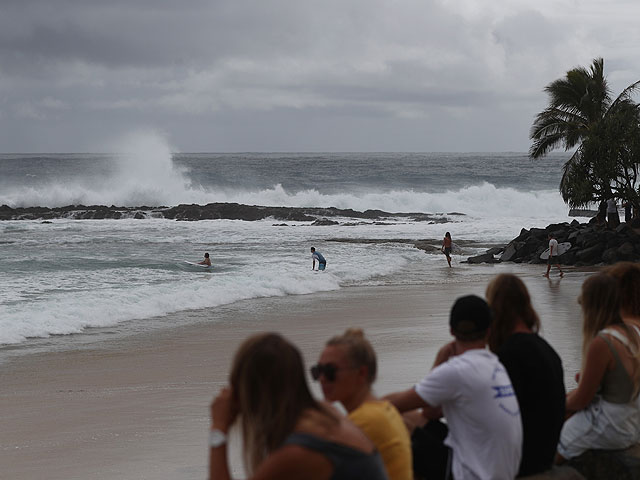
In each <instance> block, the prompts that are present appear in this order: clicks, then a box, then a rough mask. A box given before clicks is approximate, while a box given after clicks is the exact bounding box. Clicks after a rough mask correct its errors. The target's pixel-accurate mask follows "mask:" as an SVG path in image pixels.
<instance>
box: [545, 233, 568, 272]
mask: <svg viewBox="0 0 640 480" xmlns="http://www.w3.org/2000/svg"><path fill="white" fill-rule="evenodd" d="M548 238H549V257H548V258H547V273H545V274H544V276H545V277H547V278H549V272H550V271H551V264H553V265H555V266H556V267H557V268H558V270H560V276H561V277H563V276H564V272H563V271H562V268H560V264H559V263H558V241H557V240H556V239H555V238H554V237H553V234H552V233H550V234H549V235H548Z"/></svg>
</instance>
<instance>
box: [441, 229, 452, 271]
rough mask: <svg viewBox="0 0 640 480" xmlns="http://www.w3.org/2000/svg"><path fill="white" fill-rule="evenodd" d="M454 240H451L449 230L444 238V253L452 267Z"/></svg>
mask: <svg viewBox="0 0 640 480" xmlns="http://www.w3.org/2000/svg"><path fill="white" fill-rule="evenodd" d="M452 244H453V242H452V241H451V234H450V233H449V232H447V233H445V234H444V240H443V241H442V253H444V254H445V256H446V257H447V262H448V263H449V267H451V246H452Z"/></svg>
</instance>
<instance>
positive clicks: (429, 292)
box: [0, 266, 587, 480]
mask: <svg viewBox="0 0 640 480" xmlns="http://www.w3.org/2000/svg"><path fill="white" fill-rule="evenodd" d="M541 268H544V267H543V266H542V267H541V266H537V267H530V266H510V267H508V268H506V267H500V268H496V270H495V271H493V272H492V273H498V272H500V271H507V270H510V271H515V272H517V273H519V274H521V275H522V277H523V279H524V280H525V283H527V286H528V287H529V289H530V291H531V293H532V297H533V300H534V305H535V307H536V309H537V310H538V313H539V314H540V316H541V318H542V322H543V332H542V334H543V335H544V337H545V338H546V339H547V340H548V341H549V342H550V343H551V344H552V345H553V346H554V348H556V350H557V351H558V353H559V354H560V356H561V357H562V359H563V362H564V365H565V372H566V374H565V378H566V382H567V387H568V388H571V387H573V386H574V384H573V381H572V380H571V378H572V377H573V375H574V373H575V371H576V369H577V368H578V365H579V349H580V338H581V320H580V312H579V308H578V305H577V304H576V301H575V300H576V297H577V295H578V292H579V289H580V285H581V283H582V281H583V280H584V278H585V277H586V275H587V273H585V272H570V273H569V274H568V275H566V276H565V278H563V279H562V280H560V279H559V278H557V277H554V278H552V279H551V280H547V279H545V278H543V277H542V276H541V275H540V274H541ZM490 276H491V275H488V276H484V275H480V276H478V277H477V278H473V279H465V280H464V281H463V282H459V283H456V282H452V283H447V284H446V285H444V284H443V285H442V286H439V287H438V288H433V287H432V286H431V287H426V286H423V285H408V286H401V287H396V286H394V287H352V288H345V289H342V290H340V291H337V292H329V293H321V294H315V295H305V296H289V297H280V298H266V299H257V300H250V301H243V302H238V303H236V304H233V305H230V306H227V307H224V308H219V309H216V312H215V315H213V314H212V312H207V311H194V312H186V313H181V314H180V315H190V316H193V317H194V320H195V321H196V322H197V323H196V324H193V325H189V326H185V327H180V328H172V329H163V330H156V331H153V332H146V333H141V334H138V335H131V336H127V337H122V338H118V339H116V340H113V341H101V342H98V343H96V344H92V345H89V346H84V347H83V348H82V349H79V350H77V349H76V350H73V351H59V352H50V353H40V354H31V355H23V356H16V357H14V358H12V359H10V360H8V361H6V362H5V363H4V364H2V365H0V385H1V387H0V425H1V427H0V465H2V477H3V478H10V479H14V480H22V479H35V478H48V479H147V478H148V479H155V480H158V479H178V478H179V479H196V478H197V479H202V478H206V468H207V447H206V438H207V430H208V426H209V410H208V408H209V403H210V401H211V399H212V396H213V395H214V394H215V392H217V391H218V390H219V389H220V387H221V386H222V385H224V384H225V383H226V378H227V374H228V370H229V365H230V363H231V359H232V355H233V352H234V351H235V349H236V348H237V346H238V344H239V343H240V342H241V341H242V340H243V339H244V338H246V336H247V335H249V334H251V333H253V332H260V331H278V332H281V333H283V334H284V335H285V336H287V337H288V338H289V339H291V340H292V341H293V342H295V343H296V344H297V345H298V346H299V347H300V349H301V350H302V352H303V354H304V356H305V361H306V363H307V365H310V364H311V363H313V362H315V360H316V358H317V356H318V354H319V352H320V350H321V348H322V345H323V343H324V342H325V341H326V340H327V339H328V338H329V337H330V336H332V335H334V334H337V333H340V332H341V331H343V330H344V329H345V328H347V327H350V326H359V327H362V328H364V330H365V333H366V334H367V337H368V338H369V339H370V340H371V342H372V344H373V345H374V347H375V349H376V351H377V353H378V357H379V370H380V372H379V378H378V381H377V383H376V385H375V389H376V392H377V393H378V394H380V395H383V394H385V393H388V392H391V391H395V390H398V389H404V388H408V387H409V386H411V385H412V384H413V383H415V382H416V381H417V380H419V379H420V378H421V377H422V376H423V375H424V374H425V373H426V372H427V371H428V369H429V368H430V366H431V364H432V362H433V358H434V356H435V353H436V352H437V349H438V348H439V347H440V346H441V345H442V344H443V343H444V342H446V341H449V340H450V336H449V328H448V325H447V322H448V314H449V309H450V308H451V305H452V303H453V300H454V299H455V298H456V297H458V296H460V295H465V294H468V293H475V294H479V295H483V293H484V290H485V287H486V283H487V280H488V279H489V278H490ZM313 389H314V392H315V393H316V394H317V395H319V394H320V391H319V389H318V388H317V386H316V385H313ZM237 442H238V439H237V438H235V439H234V441H233V442H232V449H231V450H232V453H231V457H232V465H233V470H234V473H235V474H236V477H238V476H241V475H242V470H241V468H240V462H239V445H238V444H237Z"/></svg>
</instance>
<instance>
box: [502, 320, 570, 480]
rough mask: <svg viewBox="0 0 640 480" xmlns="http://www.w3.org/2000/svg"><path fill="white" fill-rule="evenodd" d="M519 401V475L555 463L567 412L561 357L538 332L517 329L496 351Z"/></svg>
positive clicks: (531, 472)
mask: <svg viewBox="0 0 640 480" xmlns="http://www.w3.org/2000/svg"><path fill="white" fill-rule="evenodd" d="M497 354H498V358H499V359H500V362H501V363H502V364H503V365H504V366H505V368H506V369H507V373H508V374H509V378H510V379H511V383H512V385H513V388H514V390H515V393H516V397H517V399H518V403H519V405H520V415H521V417H522V426H523V445H522V460H521V462H520V470H519V472H518V475H519V476H525V475H533V474H536V473H540V472H543V471H545V470H548V469H549V468H551V466H552V465H553V460H554V457H555V454H556V446H557V444H558V439H559V437H560V430H561V429H562V424H563V423H564V415H565V408H564V406H565V388H564V379H563V376H564V373H563V370H562V361H561V360H560V357H559V356H558V354H557V353H556V352H555V350H553V348H552V347H551V346H550V345H549V344H548V343H547V342H546V341H545V340H544V339H543V338H541V337H540V336H539V335H537V334H536V333H523V332H519V333H514V334H512V335H510V336H509V337H508V338H507V339H506V341H505V342H504V344H502V345H501V346H500V348H499V349H498V351H497Z"/></svg>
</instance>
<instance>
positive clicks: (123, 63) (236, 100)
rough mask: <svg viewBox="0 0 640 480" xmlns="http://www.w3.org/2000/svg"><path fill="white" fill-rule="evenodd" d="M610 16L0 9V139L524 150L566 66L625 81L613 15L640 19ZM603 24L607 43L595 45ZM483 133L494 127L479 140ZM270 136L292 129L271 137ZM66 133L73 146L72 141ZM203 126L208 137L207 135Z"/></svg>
mask: <svg viewBox="0 0 640 480" xmlns="http://www.w3.org/2000/svg"><path fill="white" fill-rule="evenodd" d="M624 8H625V12H624V14H623V13H615V12H617V11H616V9H615V2H613V3H609V4H608V7H607V10H603V9H602V7H601V6H600V4H599V3H598V2H595V1H583V2H581V10H580V12H578V13H576V11H575V9H571V8H570V5H569V4H568V3H567V4H566V5H564V4H562V5H560V6H558V2H551V1H550V0H542V1H541V2H537V3H536V4H535V5H534V4H531V3H530V2H525V1H523V0H495V1H493V2H491V3H489V2H477V1H476V0H460V1H458V2H450V1H445V0H430V1H429V0H427V1H424V0H422V1H418V0H402V1H399V2H386V1H382V0H354V1H351V2H343V1H337V0H327V1H325V2H322V3H307V2H299V1H293V0H272V1H268V2H264V1H247V0H234V1H205V0H188V1H182V2H175V1H168V0H166V1H162V0H115V1H108V2H107V1H102V0H100V1H98V0H19V1H18V0H4V1H3V2H2V4H1V5H0V144H2V145H4V149H5V150H6V149H13V150H16V149H18V150H20V149H26V150H34V149H36V150H37V149H44V150H46V149H57V150H60V149H67V150H74V149H91V148H92V146H91V143H89V142H90V141H97V140H99V139H100V136H102V137H106V136H110V135H115V134H117V133H119V132H120V131H122V130H124V129H130V128H134V127H135V125H142V126H158V127H159V128H161V129H163V130H164V131H167V132H169V133H170V135H171V137H172V138H173V139H174V143H175V144H176V145H177V146H178V147H179V148H181V149H186V150H189V149H191V147H190V145H195V144H198V145H203V144H206V142H207V140H208V139H210V141H211V144H210V146H209V147H208V149H210V150H224V149H227V148H240V149H242V147H241V145H242V144H243V143H244V144H247V145H249V144H250V145H253V146H256V145H258V146H259V144H260V143H261V142H262V143H263V144H264V145H265V147H264V148H267V147H268V148H269V149H273V148H274V144H275V143H278V144H279V145H280V146H279V149H281V150H287V149H289V148H294V145H295V146H296V147H295V148H296V149H298V148H301V147H300V145H301V143H300V142H304V141H306V142H307V144H309V145H310V146H311V145H314V146H316V145H318V144H322V142H323V141H324V142H325V144H326V146H325V147H324V149H326V150H331V149H333V148H334V147H333V145H332V144H331V142H336V143H337V144H339V145H345V144H346V143H348V139H349V138H352V139H353V141H354V143H353V145H352V146H351V148H350V149H351V150H358V149H361V150H367V149H370V148H372V149H377V148H380V147H377V146H375V144H376V141H377V142H378V143H380V142H381V138H382V137H383V136H384V135H385V131H388V132H394V136H395V137H396V138H398V139H402V140H398V144H397V146H396V147H395V148H392V149H404V146H405V145H414V146H415V145H420V144H421V143H422V144H423V145H424V147H423V149H437V150H469V149H478V146H480V145H494V146H493V147H492V148H490V149H511V150H513V149H520V150H526V149H527V148H528V139H527V133H528V129H529V127H530V124H531V119H532V117H533V115H534V114H535V113H536V111H537V110H539V109H540V108H541V107H542V106H543V105H544V102H545V100H546V98H545V97H544V94H543V93H542V90H543V88H544V85H546V84H547V83H548V82H549V81H551V80H553V79H555V78H557V77H558V76H560V75H562V74H563V73H564V72H565V71H566V70H567V69H569V68H571V67H573V66H576V65H580V64H581V65H585V64H588V63H589V62H590V60H591V59H592V58H594V57H596V56H600V55H602V56H605V60H606V62H607V63H606V64H605V66H606V67H607V71H608V72H610V73H611V79H612V82H613V83H614V84H615V85H618V84H623V83H624V82H627V83H626V84H628V83H631V81H633V80H634V79H637V78H635V77H640V75H638V74H637V70H638V58H639V57H638V55H637V52H636V48H637V47H636V46H635V45H637V44H638V43H639V42H637V41H634V40H638V34H637V29H635V27H634V24H633V22H631V21H630V20H629V19H630V18H632V17H633V15H631V10H635V11H637V10H638V7H637V6H635V4H627V5H625V7H624ZM612 12H614V13H615V14H614V13H612ZM607 16H608V17H609V18H610V19H612V20H611V21H610V22H609V24H608V31H610V32H615V33H611V34H605V33H603V30H602V28H601V23H602V21H603V18H605V17H607ZM612 16H613V17H612ZM568 20H571V21H572V22H573V23H571V25H573V24H574V23H575V24H576V26H575V28H567V27H568V25H570V24H569V23H568ZM612 23H613V24H615V28H614V26H613V25H612ZM627 80H628V81H627ZM626 84H625V86H626ZM615 85H614V86H615ZM304 119H306V125H304V123H305V122H304ZM260 122H263V123H262V124H261V123H260ZM478 123H481V124H482V125H483V128H478ZM491 124H494V125H501V126H502V128H499V129H496V132H498V131H499V134H498V133H496V135H497V136H496V137H495V138H493V139H487V138H484V137H483V135H488V134H491V132H492V129H491V128H489V127H488V126H489V125H491ZM249 125H250V126H251V128H248V127H247V128H245V126H249ZM261 125H262V126H261ZM279 125H282V126H285V125H286V127H287V129H293V131H291V132H290V134H289V135H280V134H279V133H278V132H280V131H281V129H280V128H278V126H279ZM309 125H313V126H315V127H316V129H315V131H314V134H313V135H312V134H310V133H309V132H310V130H309V128H308V126H309ZM231 126H233V128H232V127H231ZM334 126H339V127H340V129H341V130H340V131H335V130H334ZM365 126H366V128H369V129H370V132H371V135H367V134H364V133H363V132H362V128H365ZM74 127H75V129H76V130H77V131H78V132H83V133H82V135H80V136H78V135H73V136H70V135H69V132H70V131H74ZM261 128H262V130H264V131H265V132H271V134H270V135H266V134H264V135H263V134H261V133H260V132H261V131H262V130H261ZM444 128H450V129H451V132H452V133H450V132H444V131H443V129H444ZM510 128H511V131H508V130H509V129H510ZM18 129H19V131H20V135H15V132H17V131H18ZM208 129H210V130H211V131H212V130H213V129H218V130H219V131H224V135H216V134H213V133H212V134H211V135H208V136H205V135H204V132H207V131H208ZM295 130H299V131H298V132H297V133H296V132H295ZM11 132H14V133H13V134H12V133H11ZM23 132H25V133H23ZM56 132H57V133H56ZM194 132H198V133H197V134H196V133H194ZM356 132H357V133H356ZM408 132H413V133H412V134H411V135H414V136H411V137H410V138H409V137H408V135H409V133H408ZM417 132H423V133H422V134H418V133H417ZM460 132H465V135H464V137H461V138H460V141H456V135H457V134H458V133H460ZM249 136H251V138H249ZM18 138H21V139H23V140H20V141H19V142H18V141H17V139H18ZM79 138H80V139H82V140H79ZM24 139H27V140H24ZM89 139H91V140H89ZM293 139H296V140H293ZM79 141H82V142H85V144H83V145H79V144H78V142H79ZM391 141H392V140H391V139H390V138H385V141H384V145H385V146H386V145H388V144H389V142H391ZM25 142H26V144H25ZM474 145H475V146H474ZM501 145H502V146H501ZM94 148H95V147H94ZM200 148H205V147H200ZM254 148H257V149H260V148H258V147H254ZM336 148H337V147H336ZM341 148H343V147H341ZM205 149H207V148H205ZM321 149H322V148H321Z"/></svg>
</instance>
